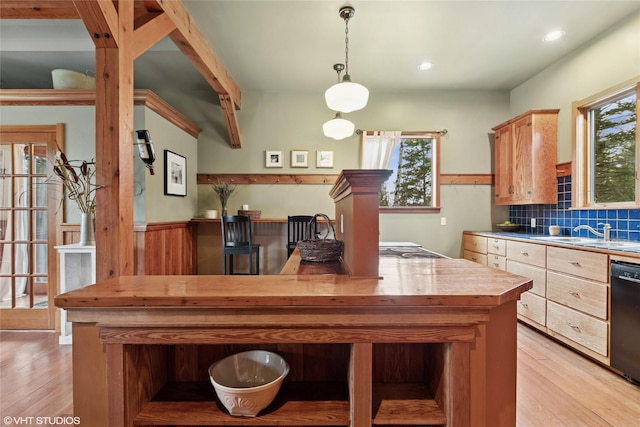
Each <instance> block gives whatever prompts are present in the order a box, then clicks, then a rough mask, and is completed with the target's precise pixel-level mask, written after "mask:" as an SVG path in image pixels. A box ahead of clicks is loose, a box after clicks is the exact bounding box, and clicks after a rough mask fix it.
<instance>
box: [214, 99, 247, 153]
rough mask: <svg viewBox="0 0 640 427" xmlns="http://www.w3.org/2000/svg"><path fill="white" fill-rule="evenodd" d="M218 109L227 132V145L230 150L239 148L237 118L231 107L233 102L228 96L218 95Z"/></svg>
mask: <svg viewBox="0 0 640 427" xmlns="http://www.w3.org/2000/svg"><path fill="white" fill-rule="evenodd" d="M219 96H220V107H222V113H223V114H224V121H225V123H226V124H227V132H229V145H231V148H241V146H242V143H241V141H240V133H239V127H238V116H236V110H235V108H234V107H233V100H231V97H230V96H229V95H222V94H220V95H219Z"/></svg>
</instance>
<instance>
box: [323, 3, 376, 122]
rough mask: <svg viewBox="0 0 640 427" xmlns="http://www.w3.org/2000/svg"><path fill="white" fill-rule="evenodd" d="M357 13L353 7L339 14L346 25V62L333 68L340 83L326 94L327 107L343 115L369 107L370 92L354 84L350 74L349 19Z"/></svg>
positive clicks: (346, 7) (345, 8)
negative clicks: (341, 74) (342, 76)
mask: <svg viewBox="0 0 640 427" xmlns="http://www.w3.org/2000/svg"><path fill="white" fill-rule="evenodd" d="M355 13H356V11H355V9H354V8H353V7H351V6H344V7H341V8H340V11H339V14H340V17H341V18H342V19H344V24H345V30H344V40H345V49H344V56H345V62H344V65H343V64H335V65H334V66H333V69H334V70H335V71H336V72H337V73H338V83H336V84H334V85H333V86H331V87H330V88H329V89H327V91H326V92H325V93H324V99H325V101H326V102H327V107H329V109H331V110H333V111H339V112H342V113H350V112H352V111H356V110H360V109H362V108H364V107H365V106H366V105H367V102H368V100H369V90H368V89H367V88H366V87H364V86H362V85H361V84H359V83H355V82H352V81H351V75H350V74H349V19H351V18H353V15H354V14H355ZM343 70H344V71H345V74H344V78H343V79H342V81H340V72H341V71H343Z"/></svg>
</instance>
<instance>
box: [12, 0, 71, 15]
mask: <svg viewBox="0 0 640 427" xmlns="http://www.w3.org/2000/svg"><path fill="white" fill-rule="evenodd" d="M0 17H1V18H2V19H78V17H79V16H78V11H77V10H76V7H75V6H74V4H73V1H71V0H65V1H63V0H2V1H1V2H0Z"/></svg>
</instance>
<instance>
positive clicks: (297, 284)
mask: <svg viewBox="0 0 640 427" xmlns="http://www.w3.org/2000/svg"><path fill="white" fill-rule="evenodd" d="M380 275H381V277H380V278H379V279H357V278H349V277H348V276H346V275H339V274H337V275H336V274H312V275H295V274H283V275H278V276H244V275H243V276H122V277H118V278H115V279H110V280H107V281H104V282H101V283H99V284H96V285H91V286H87V287H84V288H81V289H77V290H74V291H71V292H68V293H66V294H62V295H58V296H56V297H55V304H56V306H58V307H61V308H65V309H72V308H89V307H225V308H228V307H256V306H307V307H308V306H324V307H327V306H340V307H344V306H368V307H371V306H403V305H406V306H433V305H437V306H469V307H472V306H498V305H501V304H504V303H506V302H509V301H513V300H517V299H519V297H520V294H521V293H523V292H525V291H527V290H528V289H530V288H531V286H532V285H531V281H530V280H529V279H527V278H524V277H521V276H516V275H513V274H510V273H507V272H503V271H500V270H496V269H492V268H489V267H486V266H482V265H479V264H477V263H474V262H471V261H467V260H464V259H406V260H405V259H394V258H381V259H380Z"/></svg>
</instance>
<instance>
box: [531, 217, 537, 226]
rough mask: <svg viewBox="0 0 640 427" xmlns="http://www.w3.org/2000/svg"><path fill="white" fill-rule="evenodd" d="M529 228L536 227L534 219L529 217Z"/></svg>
mask: <svg viewBox="0 0 640 427" xmlns="http://www.w3.org/2000/svg"><path fill="white" fill-rule="evenodd" d="M531 228H536V219H535V218H531Z"/></svg>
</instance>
